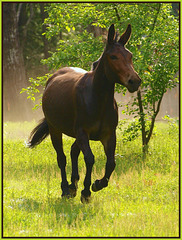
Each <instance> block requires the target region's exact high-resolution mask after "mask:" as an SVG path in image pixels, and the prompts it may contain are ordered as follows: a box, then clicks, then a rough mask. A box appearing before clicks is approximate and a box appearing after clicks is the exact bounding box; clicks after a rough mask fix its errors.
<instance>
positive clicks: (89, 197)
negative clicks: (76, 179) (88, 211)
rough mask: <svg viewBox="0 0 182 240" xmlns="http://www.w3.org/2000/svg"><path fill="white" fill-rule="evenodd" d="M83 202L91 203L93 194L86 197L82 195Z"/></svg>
mask: <svg viewBox="0 0 182 240" xmlns="http://www.w3.org/2000/svg"><path fill="white" fill-rule="evenodd" d="M81 202H82V203H90V202H91V196H88V197H85V196H84V195H81Z"/></svg>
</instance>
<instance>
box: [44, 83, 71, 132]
mask: <svg viewBox="0 0 182 240" xmlns="http://www.w3.org/2000/svg"><path fill="white" fill-rule="evenodd" d="M73 90H74V82H73V81H60V80H59V81H54V82H52V83H50V84H49V85H48V87H47V88H46V89H45V91H44V94H43V98H42V109H43V112H44V115H45V118H46V120H47V122H48V125H49V128H51V130H52V131H54V132H56V133H64V134H66V135H68V136H71V137H75V132H74V122H75V111H74V109H75V107H74V94H73V92H74V91H73Z"/></svg>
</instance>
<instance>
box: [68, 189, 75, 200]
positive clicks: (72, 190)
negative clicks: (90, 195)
mask: <svg viewBox="0 0 182 240" xmlns="http://www.w3.org/2000/svg"><path fill="white" fill-rule="evenodd" d="M69 191H70V196H71V197H72V198H74V197H76V188H75V189H73V188H69Z"/></svg>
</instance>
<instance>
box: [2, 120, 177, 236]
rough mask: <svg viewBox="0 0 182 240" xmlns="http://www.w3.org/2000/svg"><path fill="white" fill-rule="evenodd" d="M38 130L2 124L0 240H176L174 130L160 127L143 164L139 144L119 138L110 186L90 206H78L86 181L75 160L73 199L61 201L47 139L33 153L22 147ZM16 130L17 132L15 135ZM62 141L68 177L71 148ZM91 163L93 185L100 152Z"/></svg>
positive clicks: (100, 167)
mask: <svg viewBox="0 0 182 240" xmlns="http://www.w3.org/2000/svg"><path fill="white" fill-rule="evenodd" d="M34 125H35V123H24V124H23V125H21V126H22V127H21V130H22V132H21V136H20V135H19V134H18V131H19V126H20V125H16V124H13V123H6V126H5V127H4V130H5V131H6V132H5V134H4V146H3V148H4V149H3V150H4V159H3V185H4V189H3V206H4V210H3V215H4V216H3V233H4V237H73V236H75V237H81V236H82V237H88V236H93V237H94V236H95V237H99V236H101V237H102V236H105V237H178V236H179V209H178V207H179V194H178V193H179V159H178V158H179V156H178V155H179V149H178V130H177V129H174V128H173V129H172V127H171V126H169V125H168V124H158V125H157V129H156V132H155V134H154V136H153V137H152V140H151V143H150V148H149V154H148V156H147V158H146V159H145V161H144V160H143V158H142V150H141V139H140V138H139V139H136V140H135V141H134V142H131V143H123V142H122V136H121V135H120V132H119V131H118V132H117V136H118V137H117V148H116V163H117V165H116V169H115V171H114V173H113V175H112V177H111V179H110V182H109V186H108V187H107V188H105V189H103V190H102V191H100V192H97V193H92V201H91V203H90V204H86V205H84V204H82V203H81V202H80V195H81V190H82V189H83V180H84V176H85V164H84V159H83V155H82V154H81V155H80V158H79V169H80V181H79V184H78V193H77V196H76V197H75V198H74V199H68V200H65V199H62V198H61V189H60V181H61V179H60V171H59V169H58V166H57V161H56V154H55V151H54V149H53V147H52V145H51V143H50V139H49V138H48V139H46V140H45V141H44V142H43V143H42V144H40V145H39V146H37V147H36V148H35V149H28V148H26V147H25V144H24V141H25V140H26V136H28V135H29V132H30V131H31V130H32V128H33V127H34ZM17 126H18V127H17ZM73 141H74V140H73V139H71V138H68V137H66V136H64V151H65V154H66V156H67V175H68V179H69V180H70V176H71V163H70V162H71V160H70V147H71V143H72V142H73ZM91 148H92V149H93V153H94V155H95V158H96V159H95V160H96V161H95V165H94V169H93V174H92V181H94V180H96V179H97V178H101V177H102V176H103V174H104V168H105V161H106V158H105V155H104V152H103V148H102V145H101V144H100V143H98V142H91Z"/></svg>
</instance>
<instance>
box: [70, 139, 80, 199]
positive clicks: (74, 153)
mask: <svg viewBox="0 0 182 240" xmlns="http://www.w3.org/2000/svg"><path fill="white" fill-rule="evenodd" d="M79 154H80V148H79V147H78V145H77V143H76V141H75V142H74V143H73V145H72V146H71V162H72V174H71V184H70V185H69V190H70V194H71V196H72V197H75V196H76V191H77V183H78V181H79V178H80V177H79V173H78V156H79Z"/></svg>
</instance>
